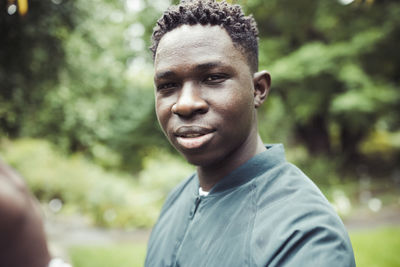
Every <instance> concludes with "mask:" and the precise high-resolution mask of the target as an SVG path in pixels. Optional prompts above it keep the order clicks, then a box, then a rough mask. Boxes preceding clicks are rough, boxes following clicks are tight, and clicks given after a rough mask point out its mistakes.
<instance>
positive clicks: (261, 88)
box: [253, 70, 271, 108]
mask: <svg viewBox="0 0 400 267" xmlns="http://www.w3.org/2000/svg"><path fill="white" fill-rule="evenodd" d="M253 83H254V106H255V108H258V107H259V106H261V104H262V103H264V101H265V99H266V98H267V96H268V93H269V89H270V88H271V75H270V74H269V72H268V71H266V70H262V71H259V72H256V73H254V75H253Z"/></svg>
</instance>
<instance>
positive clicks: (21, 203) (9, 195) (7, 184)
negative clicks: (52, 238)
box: [0, 160, 50, 267]
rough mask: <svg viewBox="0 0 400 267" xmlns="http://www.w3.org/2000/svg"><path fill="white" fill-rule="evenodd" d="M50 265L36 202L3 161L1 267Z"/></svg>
mask: <svg viewBox="0 0 400 267" xmlns="http://www.w3.org/2000/svg"><path fill="white" fill-rule="evenodd" d="M49 261H50V255H49V252H48V249H47V242H46V237H45V233H44V229H43V222H42V218H41V215H40V211H39V207H38V205H37V202H36V200H35V199H34V198H33V197H32V195H31V194H30V193H29V191H28V189H27V187H26V185H25V183H24V181H23V180H22V178H21V177H19V176H18V175H17V173H16V172H14V171H13V170H12V169H11V168H10V167H8V166H7V165H6V164H4V163H3V162H2V161H1V160H0V266H13V267H26V266H30V267H45V266H47V265H48V263H49Z"/></svg>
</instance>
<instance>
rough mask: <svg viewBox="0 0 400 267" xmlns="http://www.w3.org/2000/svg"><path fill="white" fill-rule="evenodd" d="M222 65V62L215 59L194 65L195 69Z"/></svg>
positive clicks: (207, 68) (206, 68)
mask: <svg viewBox="0 0 400 267" xmlns="http://www.w3.org/2000/svg"><path fill="white" fill-rule="evenodd" d="M220 66H222V63H221V62H219V61H215V62H206V63H203V64H199V65H197V66H196V67H195V69H196V70H209V69H212V68H216V67H220Z"/></svg>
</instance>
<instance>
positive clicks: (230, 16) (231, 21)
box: [150, 0, 258, 73]
mask: <svg viewBox="0 0 400 267" xmlns="http://www.w3.org/2000/svg"><path fill="white" fill-rule="evenodd" d="M185 24H186V25H195V24H201V25H219V26H221V27H223V28H224V29H225V30H226V31H227V33H228V34H229V36H230V37H231V39H232V42H233V44H234V45H235V47H237V48H238V49H239V50H240V51H241V52H242V53H243V54H244V55H245V56H246V58H247V61H248V64H249V66H250V69H251V71H252V72H253V73H254V72H256V71H257V69H258V30H257V25H256V22H255V20H254V19H253V17H252V16H245V15H244V13H243V11H242V9H241V7H240V6H239V5H230V4H227V3H226V2H225V1H222V2H216V1H214V0H206V1H204V0H203V1H201V0H193V1H182V2H181V3H180V4H179V5H177V6H171V7H170V8H169V9H168V10H167V11H165V12H164V15H163V16H162V17H161V18H160V19H159V20H158V21H157V25H156V26H155V27H154V31H153V35H152V45H151V47H150V50H151V51H152V52H153V58H155V55H156V52H157V48H158V44H159V42H160V40H161V38H162V37H163V36H164V35H165V34H166V33H167V32H170V31H172V30H173V29H175V28H178V27H179V26H181V25H185Z"/></svg>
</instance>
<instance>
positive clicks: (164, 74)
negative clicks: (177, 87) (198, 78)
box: [154, 61, 222, 80]
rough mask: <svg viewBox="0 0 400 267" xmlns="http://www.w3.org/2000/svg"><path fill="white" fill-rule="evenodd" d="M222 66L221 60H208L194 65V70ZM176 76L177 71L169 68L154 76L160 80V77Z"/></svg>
mask: <svg viewBox="0 0 400 267" xmlns="http://www.w3.org/2000/svg"><path fill="white" fill-rule="evenodd" d="M220 66H222V63H221V62H219V61H215V62H206V63H202V64H198V65H196V66H195V67H194V70H196V71H206V70H209V69H213V68H216V67H220ZM174 76H176V73H175V72H174V71H171V70H167V71H161V72H159V73H156V75H155V77H154V78H155V80H158V79H168V78H171V77H174Z"/></svg>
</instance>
